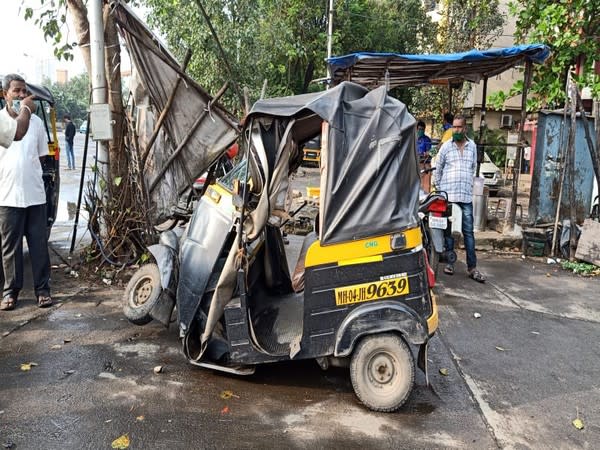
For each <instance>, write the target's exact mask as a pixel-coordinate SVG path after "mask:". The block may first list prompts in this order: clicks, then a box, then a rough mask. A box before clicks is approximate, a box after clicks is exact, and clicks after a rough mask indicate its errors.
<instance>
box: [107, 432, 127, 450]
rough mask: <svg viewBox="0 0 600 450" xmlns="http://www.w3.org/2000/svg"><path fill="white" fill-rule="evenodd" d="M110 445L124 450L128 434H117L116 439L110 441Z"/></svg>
mask: <svg viewBox="0 0 600 450" xmlns="http://www.w3.org/2000/svg"><path fill="white" fill-rule="evenodd" d="M111 447H112V448H116V449H119V450H125V449H127V448H129V436H127V435H126V434H124V435H122V436H119V437H118V438H117V439H115V440H114V441H112V444H111Z"/></svg>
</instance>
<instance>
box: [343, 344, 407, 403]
mask: <svg viewBox="0 0 600 450" xmlns="http://www.w3.org/2000/svg"><path fill="white" fill-rule="evenodd" d="M350 379H351V380H352V387H353V388H354V392H355V393H356V396H357V397H358V398H359V400H360V401H361V402H362V403H363V404H364V405H365V406H366V407H367V408H369V409H372V410H373V411H382V412H392V411H395V410H397V409H398V408H400V407H401V406H402V405H403V404H404V403H405V402H406V400H407V399H408V396H409V395H410V392H411V391H412V388H413V385H414V382H415V364H414V360H413V356H412V353H411V351H410V349H409V348H408V346H407V345H406V343H405V342H404V340H403V339H402V337H400V336H399V335H397V334H393V333H386V334H377V335H372V336H368V337H366V338H364V339H362V340H361V341H360V343H359V344H358V345H357V347H356V349H355V351H354V353H353V354H352V360H351V362H350Z"/></svg>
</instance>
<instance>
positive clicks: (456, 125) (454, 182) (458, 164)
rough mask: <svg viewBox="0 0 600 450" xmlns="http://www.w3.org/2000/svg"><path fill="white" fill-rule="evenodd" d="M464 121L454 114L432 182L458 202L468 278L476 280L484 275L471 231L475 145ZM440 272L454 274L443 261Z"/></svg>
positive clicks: (450, 246) (451, 244)
mask: <svg viewBox="0 0 600 450" xmlns="http://www.w3.org/2000/svg"><path fill="white" fill-rule="evenodd" d="M466 132H467V123H466V119H465V117H464V116H461V115H457V116H456V117H455V118H454V121H453V122H452V139H451V140H449V141H446V142H445V143H444V144H443V145H442V146H441V147H440V150H439V152H438V156H437V161H436V164H435V166H436V170H435V172H434V175H435V185H436V186H437V188H438V190H440V191H445V192H446V193H447V194H448V201H449V202H451V203H454V204H456V205H458V206H459V207H460V209H461V211H462V234H463V238H464V240H465V250H466V253H467V271H468V275H469V278H471V279H473V280H475V281H478V282H480V283H484V282H485V276H484V275H483V274H482V273H481V272H479V271H478V270H477V256H476V255H475V235H474V234H473V176H474V175H475V169H476V167H477V147H476V146H475V143H474V142H473V141H472V140H470V139H468V138H467V135H466ZM453 250H454V238H453V237H452V231H451V227H450V226H448V228H447V229H446V251H453ZM444 273H446V274H448V275H453V274H454V266H453V265H452V264H448V265H446V267H445V268H444Z"/></svg>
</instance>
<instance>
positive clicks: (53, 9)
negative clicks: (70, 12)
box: [23, 0, 77, 61]
mask: <svg viewBox="0 0 600 450" xmlns="http://www.w3.org/2000/svg"><path fill="white" fill-rule="evenodd" d="M39 3H40V8H39V9H36V10H34V9H33V8H31V7H26V8H25V9H24V14H23V17H24V19H25V20H33V21H34V23H35V24H36V25H37V26H39V27H40V29H41V30H42V31H43V32H44V40H45V41H46V42H49V43H50V44H52V46H53V47H54V56H55V57H56V58H57V59H59V60H60V59H64V60H66V61H72V60H73V50H74V49H75V47H76V46H77V42H75V41H72V40H70V38H71V34H70V28H69V25H68V23H67V0H40V2H39Z"/></svg>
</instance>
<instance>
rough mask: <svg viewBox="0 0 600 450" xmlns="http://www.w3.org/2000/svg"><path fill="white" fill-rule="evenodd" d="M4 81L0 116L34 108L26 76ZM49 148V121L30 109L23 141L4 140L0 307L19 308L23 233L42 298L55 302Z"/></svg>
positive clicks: (0, 173)
mask: <svg viewBox="0 0 600 450" xmlns="http://www.w3.org/2000/svg"><path fill="white" fill-rule="evenodd" d="M2 87H3V89H4V98H5V100H6V107H5V108H4V109H2V110H0V121H5V120H6V117H4V118H2V116H9V118H12V119H16V118H17V117H19V114H20V108H23V107H25V108H26V109H27V108H29V106H23V105H27V103H26V98H27V85H26V84H25V80H24V79H23V78H22V77H21V76H19V75H16V74H9V75H7V76H6V77H4V81H3V83H2ZM29 109H31V108H29ZM3 144H4V142H3ZM47 154H48V143H47V141H46V135H45V130H44V125H43V123H42V120H41V119H40V118H39V117H38V116H36V115H35V114H31V115H30V118H29V129H28V130H27V132H26V133H25V135H24V136H23V138H22V139H21V140H20V141H14V142H13V143H12V144H10V145H9V146H8V147H6V146H4V145H2V146H0V239H1V242H2V243H1V249H2V266H3V269H4V278H5V280H4V291H3V298H2V300H1V302H0V310H11V309H14V308H15V305H16V302H17V298H18V296H19V292H20V291H21V289H22V288H23V236H25V238H26V239H27V246H28V247H29V255H30V258H31V267H32V272H33V283H34V290H35V295H36V298H37V304H38V306H40V307H47V306H50V305H52V298H51V297H50V257H49V254H48V238H47V226H46V222H47V218H46V192H45V190H44V181H43V179H42V166H41V163H40V158H41V157H43V156H46V155H47Z"/></svg>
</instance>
